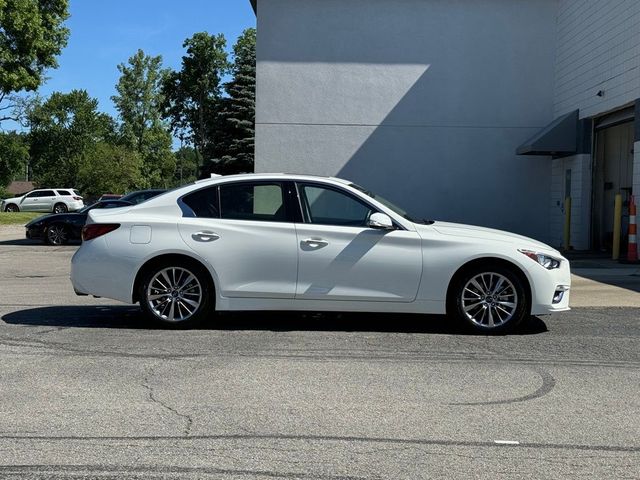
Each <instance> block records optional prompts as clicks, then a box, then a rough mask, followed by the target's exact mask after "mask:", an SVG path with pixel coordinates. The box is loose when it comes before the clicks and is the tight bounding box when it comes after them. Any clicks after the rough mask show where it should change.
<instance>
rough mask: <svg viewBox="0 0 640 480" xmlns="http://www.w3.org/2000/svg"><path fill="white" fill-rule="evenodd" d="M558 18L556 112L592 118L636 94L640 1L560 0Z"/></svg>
mask: <svg viewBox="0 0 640 480" xmlns="http://www.w3.org/2000/svg"><path fill="white" fill-rule="evenodd" d="M557 22H558V47H557V54H556V80H555V99H554V112H555V116H556V117H557V116H559V115H562V114H564V113H568V112H570V111H573V110H575V109H577V108H579V109H580V117H581V118H586V117H592V116H595V115H598V114H600V113H603V112H607V111H610V110H614V109H617V108H620V107H621V106H624V105H626V104H629V103H630V102H633V101H634V100H635V99H637V98H640V1H639V0H560V2H559V9H558V20H557ZM600 90H602V91H603V92H604V96H602V97H599V96H597V95H596V94H597V93H598V91H600Z"/></svg>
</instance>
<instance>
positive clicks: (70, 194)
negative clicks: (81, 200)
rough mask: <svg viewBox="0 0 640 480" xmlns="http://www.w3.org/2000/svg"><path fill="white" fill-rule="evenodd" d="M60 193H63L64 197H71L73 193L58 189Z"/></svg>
mask: <svg viewBox="0 0 640 480" xmlns="http://www.w3.org/2000/svg"><path fill="white" fill-rule="evenodd" d="M56 192H58V195H62V196H63V197H71V196H73V194H72V193H71V192H70V191H69V190H56Z"/></svg>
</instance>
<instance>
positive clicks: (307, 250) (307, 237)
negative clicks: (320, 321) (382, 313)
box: [296, 183, 422, 302]
mask: <svg viewBox="0 0 640 480" xmlns="http://www.w3.org/2000/svg"><path fill="white" fill-rule="evenodd" d="M298 195H299V198H300V201H301V206H302V210H303V217H304V223H299V224H296V230H297V235H298V256H299V266H298V282H297V288H296V299H303V300H353V301H370V302H412V301H413V300H415V298H416V295H417V292H418V287H419V285H420V279H421V276H422V247H421V239H420V237H419V235H418V233H417V232H415V231H409V230H404V229H402V228H400V227H398V228H397V229H396V230H378V229H373V228H369V227H368V226H367V222H368V219H369V217H370V216H371V214H372V213H374V212H375V211H376V210H375V209H374V208H373V207H371V206H370V205H368V204H367V203H365V202H363V201H362V200H360V199H359V198H357V197H355V196H354V195H352V194H351V193H350V192H348V191H346V190H343V189H340V188H338V187H334V186H329V185H323V184H317V183H298Z"/></svg>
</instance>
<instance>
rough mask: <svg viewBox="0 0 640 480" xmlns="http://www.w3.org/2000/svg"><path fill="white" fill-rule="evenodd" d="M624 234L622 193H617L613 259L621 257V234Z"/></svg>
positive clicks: (614, 216)
mask: <svg viewBox="0 0 640 480" xmlns="http://www.w3.org/2000/svg"><path fill="white" fill-rule="evenodd" d="M621 235H622V195H621V194H619V193H618V194H616V200H615V207H614V211H613V246H612V249H611V250H612V252H613V255H611V259H612V260H618V259H619V258H620V236H621Z"/></svg>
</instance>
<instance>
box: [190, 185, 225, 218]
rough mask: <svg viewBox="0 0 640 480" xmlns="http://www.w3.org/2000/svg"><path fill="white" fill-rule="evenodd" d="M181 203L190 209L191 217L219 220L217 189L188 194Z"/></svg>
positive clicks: (212, 188)
mask: <svg viewBox="0 0 640 480" xmlns="http://www.w3.org/2000/svg"><path fill="white" fill-rule="evenodd" d="M182 202H183V203H184V204H185V205H186V206H187V207H189V208H190V209H191V211H192V212H193V215H192V216H196V217H201V218H220V206H219V203H218V187H210V188H205V189H202V190H198V191H197V192H193V193H190V194H189V195H187V196H185V197H184V198H183V199H182Z"/></svg>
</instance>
